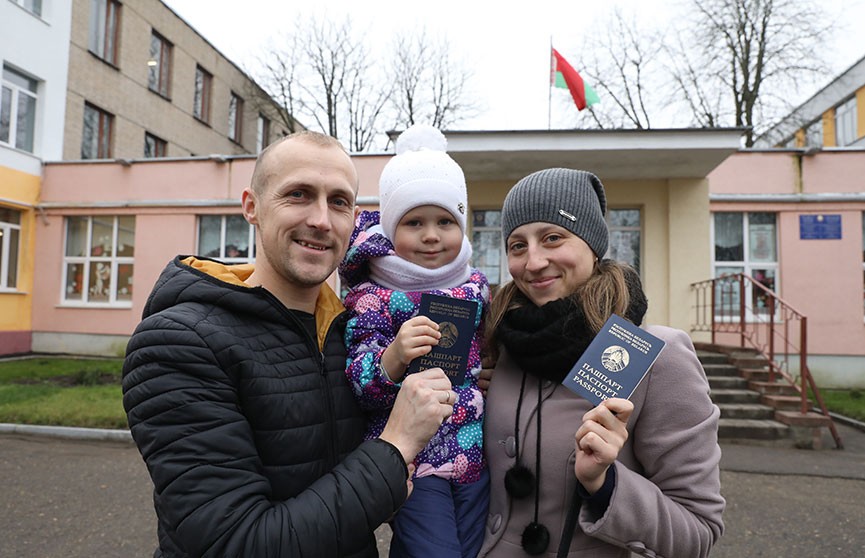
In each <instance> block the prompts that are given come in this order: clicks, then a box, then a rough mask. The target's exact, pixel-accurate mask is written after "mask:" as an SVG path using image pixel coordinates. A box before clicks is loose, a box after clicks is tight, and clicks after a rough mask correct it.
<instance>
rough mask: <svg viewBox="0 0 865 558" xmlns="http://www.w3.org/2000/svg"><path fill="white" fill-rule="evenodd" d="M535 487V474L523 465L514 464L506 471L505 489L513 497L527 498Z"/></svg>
mask: <svg viewBox="0 0 865 558" xmlns="http://www.w3.org/2000/svg"><path fill="white" fill-rule="evenodd" d="M534 489H535V475H534V473H532V472H531V471H529V469H528V468H527V467H524V466H523V465H514V466H513V467H511V468H510V469H508V472H507V473H505V490H506V491H507V492H508V494H510V496H511V498H525V497H526V496H528V495H529V494H531V493H532V490H534Z"/></svg>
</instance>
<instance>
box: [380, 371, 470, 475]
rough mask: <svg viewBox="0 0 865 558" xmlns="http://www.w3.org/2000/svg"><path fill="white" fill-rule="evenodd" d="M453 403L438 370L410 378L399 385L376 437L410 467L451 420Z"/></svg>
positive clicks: (447, 381)
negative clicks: (443, 424) (396, 451)
mask: <svg viewBox="0 0 865 558" xmlns="http://www.w3.org/2000/svg"><path fill="white" fill-rule="evenodd" d="M456 400H457V395H456V393H455V392H454V391H453V390H451V381H450V380H449V379H448V377H447V376H446V375H445V373H444V372H443V371H442V369H441V368H430V369H428V370H423V371H421V372H418V373H417V374H411V375H410V376H408V377H407V378H406V379H405V381H404V382H403V383H402V388H401V389H400V390H399V394H398V395H397V397H396V401H395V402H394V404H393V409H391V411H390V418H388V420H387V424H386V425H385V427H384V431H383V432H382V433H381V436H379V437H380V438H381V439H382V440H385V441H386V442H390V443H391V444H393V445H394V446H396V448H397V449H398V450H399V451H400V453H401V454H402V456H403V459H405V462H406V463H411V462H412V461H413V460H414V458H415V456H416V455H417V454H418V452H419V451H420V450H422V449H423V448H424V446H426V445H427V443H429V441H430V438H432V437H433V435H434V434H435V433H436V432H437V431H438V429H439V427H440V426H441V424H442V423H443V422H444V421H445V420H447V418H448V417H449V416H451V414H452V413H453V411H454V403H456Z"/></svg>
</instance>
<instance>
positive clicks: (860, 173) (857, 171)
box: [802, 150, 865, 226]
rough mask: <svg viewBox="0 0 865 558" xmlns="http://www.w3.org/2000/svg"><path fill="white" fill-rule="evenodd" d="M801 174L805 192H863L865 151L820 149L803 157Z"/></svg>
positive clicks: (864, 188)
mask: <svg viewBox="0 0 865 558" xmlns="http://www.w3.org/2000/svg"><path fill="white" fill-rule="evenodd" d="M802 175H803V178H804V183H805V191H806V192H815V193H816V192H833V193H844V192H865V152H863V151H851V150H844V151H821V152H819V153H818V154H816V155H814V156H811V157H804V158H803V159H802ZM860 226H861V225H860Z"/></svg>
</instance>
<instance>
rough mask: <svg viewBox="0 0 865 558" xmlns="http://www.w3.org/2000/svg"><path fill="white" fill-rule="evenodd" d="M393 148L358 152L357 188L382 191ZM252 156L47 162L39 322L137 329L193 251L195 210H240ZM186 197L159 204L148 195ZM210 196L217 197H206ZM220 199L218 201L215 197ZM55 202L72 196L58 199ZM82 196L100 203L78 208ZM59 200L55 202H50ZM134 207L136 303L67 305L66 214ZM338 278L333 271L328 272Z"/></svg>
mask: <svg viewBox="0 0 865 558" xmlns="http://www.w3.org/2000/svg"><path fill="white" fill-rule="evenodd" d="M389 159H390V157H389V156H358V157H355V158H354V160H355V163H356V166H357V170H358V177H359V180H360V187H359V191H358V195H359V196H378V178H379V175H380V174H381V169H382V168H383V167H384V165H385V163H387V161H388V160H389ZM254 163H255V159H254V158H247V157H244V158H234V159H230V160H228V161H227V162H224V163H223V162H219V161H216V160H189V161H146V162H135V163H133V164H132V165H131V166H123V165H121V164H118V163H58V164H49V165H46V166H45V178H44V181H43V186H42V202H43V203H45V204H46V205H47V207H48V208H47V209H46V212H45V216H44V218H40V219H38V221H37V226H36V246H37V251H38V253H39V254H44V255H45V256H44V257H42V258H39V259H37V262H36V271H35V279H34V288H33V294H34V296H33V330H34V331H38V332H52V333H92V334H120V335H128V334H130V333H132V331H133V330H134V329H135V326H136V325H138V322H139V321H140V319H141V312H142V310H143V309H144V304H145V303H146V301H147V296H148V295H149V294H150V291H151V289H152V287H153V284H154V283H155V282H156V279H157V278H158V276H159V274H160V273H161V271H162V269H163V268H164V267H165V265H166V264H167V263H168V261H169V260H171V258H173V257H174V256H175V255H177V254H195V252H196V244H195V243H196V238H197V216H198V215H202V214H231V213H239V212H240V206H239V201H240V197H241V193H242V192H243V189H244V188H245V187H246V186H247V185H248V184H249V180H250V178H251V176H252V171H253V168H254ZM167 200H169V201H174V202H180V205H179V206H176V207H159V206H157V205H155V204H154V205H150V204H148V203H146V202H160V201H162V202H164V201H167ZM184 200H185V201H188V202H189V204H188V205H183V203H182V202H183V201H184ZM111 202H115V203H116V202H145V203H144V204H141V205H139V206H138V207H122V204H120V205H121V206H118V207H104V208H100V207H98V206H99V205H100V204H106V203H108V204H110V203H111ZM193 202H199V203H198V204H197V205H194V204H193ZM200 202H208V203H209V204H211V205H202V204H201V203H200ZM214 203H215V204H216V205H215V206H214V205H212V204H214ZM56 204H68V206H67V207H56ZM78 204H92V205H96V207H95V208H94V207H90V208H78V207H76V206H77V205H78ZM52 205H54V206H55V207H52ZM96 214H101V215H135V216H136V217H135V268H134V277H133V295H132V307H131V308H94V307H87V308H84V307H80V306H78V307H75V306H62V305H61V302H60V301H61V293H62V289H63V285H62V283H61V282H62V277H63V257H62V254H63V240H64V228H63V227H64V217H65V216H69V215H96ZM330 283H331V285H333V284H335V277H332V278H331V279H330Z"/></svg>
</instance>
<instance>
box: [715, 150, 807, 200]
mask: <svg viewBox="0 0 865 558" xmlns="http://www.w3.org/2000/svg"><path fill="white" fill-rule="evenodd" d="M796 174H797V165H796V160H795V157H791V156H790V154H789V153H784V152H779V153H775V152H756V151H755V152H741V153H735V154H733V155H731V156H730V157H728V158H727V159H726V160H725V161H724V162H723V163H721V164H720V165H718V166H717V167H716V168H715V170H713V171H712V172H711V173H709V191H710V192H711V193H713V194H755V193H761V194H788V193H792V192H794V191H795V184H796Z"/></svg>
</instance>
